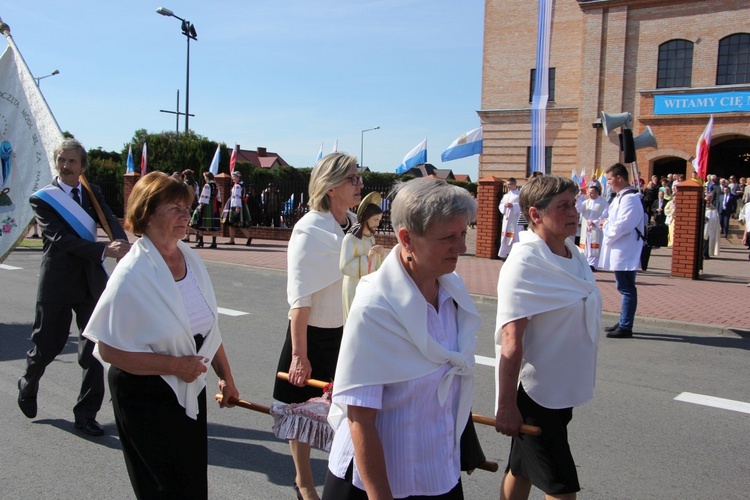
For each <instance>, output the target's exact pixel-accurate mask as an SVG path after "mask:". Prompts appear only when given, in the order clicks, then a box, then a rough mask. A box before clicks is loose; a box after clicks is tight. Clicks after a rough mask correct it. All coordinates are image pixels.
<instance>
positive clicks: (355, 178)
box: [346, 174, 363, 186]
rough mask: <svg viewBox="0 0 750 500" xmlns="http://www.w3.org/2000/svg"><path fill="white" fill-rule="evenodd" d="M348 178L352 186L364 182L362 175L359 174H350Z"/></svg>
mask: <svg viewBox="0 0 750 500" xmlns="http://www.w3.org/2000/svg"><path fill="white" fill-rule="evenodd" d="M346 180H347V181H349V182H351V184H352V186H359V184H360V183H363V181H362V176H361V175H359V174H354V175H350V176H349V177H347V178H346Z"/></svg>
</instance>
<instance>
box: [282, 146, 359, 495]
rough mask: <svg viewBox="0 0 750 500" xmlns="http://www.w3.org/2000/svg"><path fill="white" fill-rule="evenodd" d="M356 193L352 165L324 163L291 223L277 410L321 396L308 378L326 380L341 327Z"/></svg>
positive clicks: (336, 159)
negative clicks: (284, 375)
mask: <svg viewBox="0 0 750 500" xmlns="http://www.w3.org/2000/svg"><path fill="white" fill-rule="evenodd" d="M362 187H363V184H362V177H361V176H360V175H359V171H358V169H357V159H356V158H355V157H353V156H349V155H346V154H341V153H332V154H329V155H328V156H325V157H323V158H322V159H321V160H320V161H319V162H318V163H317V164H316V165H315V168H313V171H312V174H311V175H310V185H309V205H310V211H309V212H308V213H306V214H305V215H304V216H303V217H302V218H301V219H300V220H299V221H298V222H297V224H295V226H294V229H293V230H292V236H291V238H290V240H289V249H288V254H287V262H288V274H287V300H288V302H289V306H290V310H289V326H288V328H287V332H286V340H285V342H284V347H283V348H282V351H281V356H280V357H279V364H278V370H279V371H288V372H289V382H286V381H282V380H278V379H277V380H276V384H275V386H274V391H273V397H274V399H276V400H278V401H281V402H283V403H302V402H305V401H307V400H308V399H310V398H313V397H319V396H321V391H320V389H315V388H312V387H306V386H305V381H306V380H307V379H309V378H314V379H318V380H325V381H331V380H333V376H334V373H335V370H336V360H337V359H338V354H339V347H340V345H341V335H342V332H343V327H344V309H343V304H342V300H341V294H342V282H343V278H344V276H343V274H342V273H341V270H340V269H339V256H340V255H341V246H342V244H343V241H344V235H345V234H346V232H347V231H348V230H349V228H350V227H351V226H352V224H353V223H354V220H355V216H354V214H353V213H351V212H350V211H349V207H353V206H355V205H358V204H359V202H360V200H361V192H362ZM289 444H290V447H291V451H292V458H293V459H294V466H295V469H296V477H295V482H294V490H295V492H296V494H297V496H298V498H304V499H305V500H310V499H317V498H318V494H317V492H316V491H315V483H314V480H313V474H312V468H311V465H310V446H309V445H308V444H306V443H303V442H301V441H298V440H292V441H290V442H289Z"/></svg>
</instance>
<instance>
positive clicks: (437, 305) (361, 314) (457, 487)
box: [323, 178, 480, 500]
mask: <svg viewBox="0 0 750 500" xmlns="http://www.w3.org/2000/svg"><path fill="white" fill-rule="evenodd" d="M474 212H475V205H474V202H473V200H472V198H471V195H469V192H468V191H466V190H465V189H463V188H460V187H457V186H451V185H450V184H448V183H446V182H445V181H443V180H439V179H432V178H419V179H414V180H412V181H409V182H406V183H402V184H399V185H398V186H397V187H396V188H395V199H394V200H393V204H392V210H391V220H392V223H393V228H394V230H395V231H396V233H397V235H398V240H399V244H398V245H397V246H396V247H395V248H394V249H393V251H391V252H390V254H388V256H387V257H386V258H385V260H384V261H383V264H382V266H381V267H380V269H379V270H378V271H376V272H374V273H372V274H369V275H367V276H364V277H362V279H361V280H360V282H359V285H358V287H357V293H356V295H355V296H354V301H353V303H352V307H351V311H350V312H349V317H348V319H347V321H346V325H345V327H344V338H343V340H342V344H341V353H340V355H339V363H338V366H337V368H336V382H335V384H334V393H333V400H332V402H333V404H332V406H331V411H330V413H329V422H330V423H331V425H332V426H333V428H334V429H335V430H336V434H335V437H334V441H333V445H332V446H331V455H330V459H329V463H328V476H327V478H326V484H325V488H324V492H323V498H324V500H325V499H336V500H338V499H360V498H368V497H369V498H407V497H408V498H411V497H412V496H414V497H418V498H445V499H459V498H463V492H462V487H461V480H460V479H461V470H460V469H461V453H460V447H459V445H460V441H461V435H462V433H463V431H464V428H465V427H466V426H467V423H468V422H469V414H470V409H471V402H472V391H473V385H474V373H473V366H474V350H475V345H476V341H475V337H474V334H475V332H476V330H477V328H478V327H479V323H480V318H479V315H478V314H477V311H476V309H475V308H474V304H473V303H472V301H471V297H470V296H469V294H468V292H467V290H466V288H465V287H464V284H463V282H462V281H461V278H460V277H459V276H458V275H457V274H455V272H454V271H455V269H456V264H457V262H458V257H459V255H460V254H462V253H463V252H465V251H466V243H465V237H466V231H467V226H468V224H469V221H471V220H472V217H473V216H474Z"/></svg>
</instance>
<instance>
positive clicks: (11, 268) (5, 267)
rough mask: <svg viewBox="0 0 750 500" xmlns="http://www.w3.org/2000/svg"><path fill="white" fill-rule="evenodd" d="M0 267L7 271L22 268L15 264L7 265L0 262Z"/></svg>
mask: <svg viewBox="0 0 750 500" xmlns="http://www.w3.org/2000/svg"><path fill="white" fill-rule="evenodd" d="M0 269H5V270H7V271H18V270H19V269H23V268H22V267H16V266H9V265H8V264H0Z"/></svg>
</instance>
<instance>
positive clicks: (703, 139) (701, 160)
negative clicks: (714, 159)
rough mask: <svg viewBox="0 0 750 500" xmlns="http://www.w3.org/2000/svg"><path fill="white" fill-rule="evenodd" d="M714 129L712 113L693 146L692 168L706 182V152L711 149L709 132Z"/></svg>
mask: <svg viewBox="0 0 750 500" xmlns="http://www.w3.org/2000/svg"><path fill="white" fill-rule="evenodd" d="M713 131H714V115H711V119H709V120H708V125H706V130H704V131H703V133H702V134H701V136H700V137H699V138H698V144H697V145H696V146H695V159H694V160H693V168H694V169H695V172H696V173H697V174H698V177H700V178H701V180H702V181H703V182H706V175H707V174H708V152H709V150H710V149H711V134H712V133H713Z"/></svg>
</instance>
